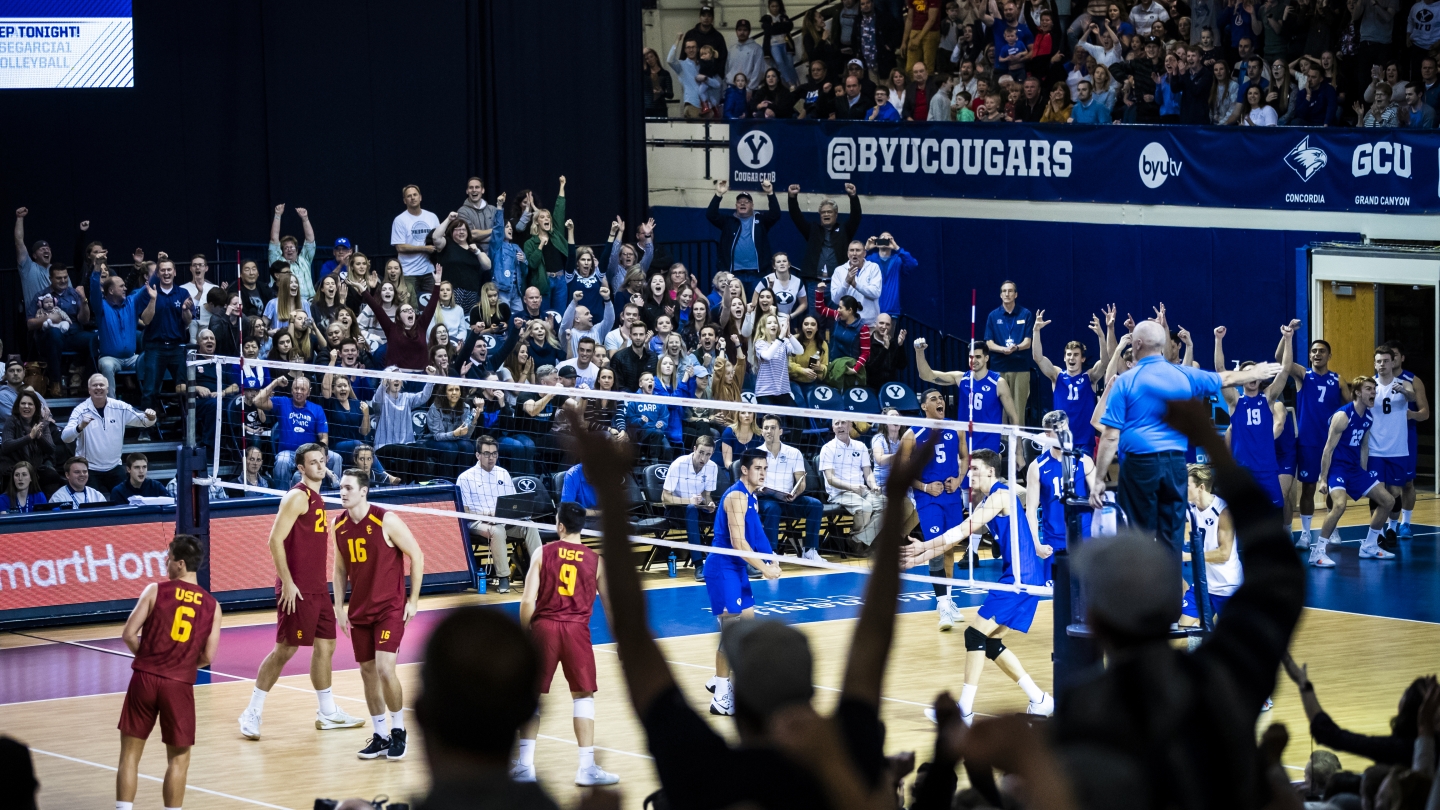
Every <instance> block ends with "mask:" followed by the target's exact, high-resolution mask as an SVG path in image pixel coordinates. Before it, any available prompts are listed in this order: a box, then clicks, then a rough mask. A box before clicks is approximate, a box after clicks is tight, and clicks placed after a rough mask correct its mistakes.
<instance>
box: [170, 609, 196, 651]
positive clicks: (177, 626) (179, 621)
mask: <svg viewBox="0 0 1440 810" xmlns="http://www.w3.org/2000/svg"><path fill="white" fill-rule="evenodd" d="M193 618H195V609H194V608H188V607H184V606H181V607H178V608H175V622H174V623H173V624H171V625H170V638H172V639H174V640H176V641H178V642H180V643H182V644H183V643H185V642H187V641H189V640H190V629H191V626H190V622H187V621H185V620H186V619H193Z"/></svg>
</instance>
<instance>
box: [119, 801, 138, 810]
mask: <svg viewBox="0 0 1440 810" xmlns="http://www.w3.org/2000/svg"><path fill="white" fill-rule="evenodd" d="M115 810H135V803H134V802H115Z"/></svg>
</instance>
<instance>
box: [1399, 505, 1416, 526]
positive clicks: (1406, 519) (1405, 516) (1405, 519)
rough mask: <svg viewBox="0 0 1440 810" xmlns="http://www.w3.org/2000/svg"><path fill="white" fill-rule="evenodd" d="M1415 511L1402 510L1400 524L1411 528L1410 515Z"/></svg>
mask: <svg viewBox="0 0 1440 810" xmlns="http://www.w3.org/2000/svg"><path fill="white" fill-rule="evenodd" d="M1414 511H1415V510H1414V509H1401V510H1400V523H1401V524H1403V525H1405V526H1409V525H1410V513H1412V512H1414Z"/></svg>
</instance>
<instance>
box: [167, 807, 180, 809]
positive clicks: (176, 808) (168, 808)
mask: <svg viewBox="0 0 1440 810" xmlns="http://www.w3.org/2000/svg"><path fill="white" fill-rule="evenodd" d="M165 810H180V808H179V807H167V808H165Z"/></svg>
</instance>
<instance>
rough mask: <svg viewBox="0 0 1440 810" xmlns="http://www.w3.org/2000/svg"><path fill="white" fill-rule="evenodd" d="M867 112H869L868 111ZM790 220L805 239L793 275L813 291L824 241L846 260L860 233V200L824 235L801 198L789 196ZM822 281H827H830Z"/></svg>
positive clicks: (840, 260)
mask: <svg viewBox="0 0 1440 810" xmlns="http://www.w3.org/2000/svg"><path fill="white" fill-rule="evenodd" d="M866 112H869V110H868V109H867V110H866ZM790 221H791V222H793V223H795V230H797V231H799V232H800V238H801V239H804V240H805V262H804V263H803V264H802V265H801V266H800V272H799V273H797V274H796V275H798V276H800V278H801V279H802V280H804V281H805V283H806V284H808V285H809V286H811V287H812V288H813V287H814V286H815V282H816V281H820V280H822V279H821V278H820V248H821V246H822V245H823V244H824V243H825V240H826V239H830V240H832V248H833V249H834V251H835V258H836V261H837V262H843V261H845V248H846V246H847V245H849V244H850V242H851V241H853V240H854V239H855V233H856V231H859V230H860V198H859V197H851V198H850V213H849V214H847V215H846V216H845V218H844V219H843V220H838V221H837V222H836V223H835V227H834V228H833V229H831V230H830V231H828V232H827V231H826V230H825V228H823V227H821V226H820V223H819V222H815V223H813V224H812V223H811V222H809V221H808V220H806V219H805V214H804V213H802V212H801V211H800V198H799V197H798V196H794V195H792V196H791V197H790ZM722 265H723V262H722ZM830 269H831V270H833V269H835V268H833V267H832V268H830ZM823 280H824V281H829V278H828V277H827V278H825V279H823Z"/></svg>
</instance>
